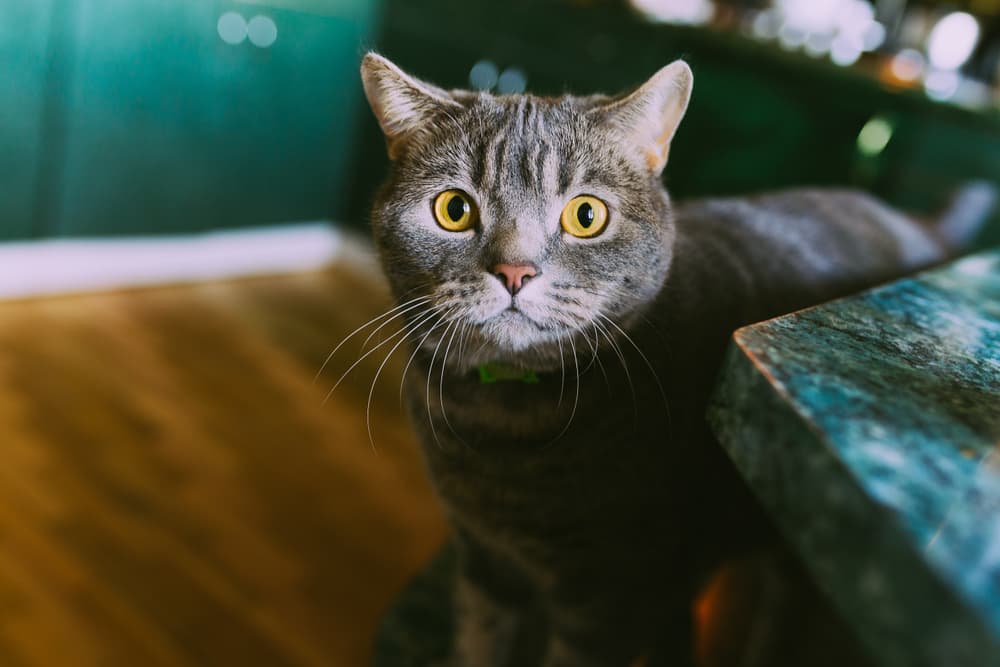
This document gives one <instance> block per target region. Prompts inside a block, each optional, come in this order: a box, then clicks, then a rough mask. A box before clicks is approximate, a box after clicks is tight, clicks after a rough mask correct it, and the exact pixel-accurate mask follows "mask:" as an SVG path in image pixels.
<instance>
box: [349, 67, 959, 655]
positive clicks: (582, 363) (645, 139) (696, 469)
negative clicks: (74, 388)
mask: <svg viewBox="0 0 1000 667" xmlns="http://www.w3.org/2000/svg"><path fill="white" fill-rule="evenodd" d="M361 74H362V82H363V85H364V89H365V93H366V96H367V99H368V101H369V103H370V106H371V108H372V110H373V112H374V114H375V116H376V118H377V120H378V122H379V125H380V127H381V129H382V131H383V133H384V135H385V139H386V146H387V150H388V153H389V157H390V161H391V169H390V173H389V177H388V180H387V182H386V183H385V185H384V186H383V187H382V189H381V190H380V191H379V193H378V194H377V195H376V199H375V203H374V206H373V213H372V229H373V235H374V241H375V245H376V247H377V250H378V254H379V257H380V260H381V264H382V267H383V269H384V271H385V274H386V276H387V277H388V280H389V283H390V285H391V288H392V291H393V293H394V295H395V297H396V299H397V304H398V306H397V310H395V311H394V313H395V316H397V317H399V318H401V319H402V320H404V321H405V333H404V334H403V338H402V339H400V341H402V340H404V339H405V340H406V341H407V342H408V343H409V344H410V345H411V346H412V348H411V349H412V352H411V353H410V357H409V362H410V363H408V364H407V372H406V373H405V374H404V377H405V381H406V391H407V405H408V409H409V413H410V416H411V418H412V422H413V424H414V427H415V429H416V431H417V433H418V435H419V438H420V441H421V443H422V446H423V450H424V453H425V457H426V461H427V464H428V468H429V471H430V475H431V477H432V480H433V482H434V484H435V486H436V489H437V491H438V493H439V495H440V497H441V499H442V501H443V504H444V507H445V509H446V513H447V516H448V518H449V520H450V522H451V525H452V527H453V532H454V539H455V543H456V547H457V550H458V554H459V562H460V568H459V569H460V572H459V575H458V581H457V582H456V598H457V599H456V605H457V618H456V623H457V634H456V638H455V644H454V650H453V655H452V658H451V662H450V663H449V664H452V665H455V666H457V667H499V666H500V665H517V666H518V667H527V666H530V665H531V664H541V665H544V666H545V667H570V666H572V667H620V666H625V665H629V664H632V663H633V661H635V660H638V659H640V657H641V656H647V657H648V658H649V659H650V660H651V661H653V662H655V661H656V660H661V661H664V664H675V665H681V664H689V663H690V661H691V646H690V644H691V642H690V637H691V623H692V621H691V608H692V599H693V598H694V596H695V595H696V594H697V591H698V587H699V586H700V585H701V582H703V581H704V576H705V574H706V573H707V572H710V571H711V568H712V564H713V563H715V562H717V561H718V559H719V558H721V557H722V555H723V554H727V553H732V552H733V549H734V548H735V547H734V546H733V545H734V544H736V543H747V544H749V543H752V542H753V540H754V539H755V535H758V534H759V532H758V531H761V530H764V528H761V525H760V523H759V521H758V519H756V518H754V517H753V516H752V515H753V512H752V511H751V510H750V505H749V503H750V501H748V498H749V496H747V495H746V494H747V492H746V489H745V488H743V487H742V486H741V484H740V482H739V480H738V478H737V477H736V475H735V474H734V473H733V471H732V469H731V467H730V466H729V464H728V463H727V461H726V460H725V457H724V456H723V455H722V454H721V453H720V450H719V448H718V446H717V445H716V444H715V443H714V441H713V440H712V437H711V434H710V432H709V430H708V426H707V424H706V422H705V419H704V413H705V408H706V404H707V402H708V400H709V398H710V393H711V390H712V386H713V381H714V378H715V375H716V372H717V370H718V367H719V365H720V361H721V358H722V355H723V352H724V350H725V348H726V345H727V342H728V340H729V338H730V335H731V334H732V332H733V331H734V330H735V329H736V328H738V327H739V326H742V325H745V324H748V323H751V322H755V321H759V320H763V319H766V318H769V317H773V316H776V315H779V314H783V313H788V312H790V311H793V310H795V309H798V308H802V307H806V306H809V305H813V304H817V303H820V302H822V301H826V300H829V299H831V298H835V297H839V296H842V295H846V294H849V293H852V292H855V291H857V290H860V289H862V288H865V287H868V286H871V285H875V284H877V283H880V282H883V281H886V280H889V279H891V278H894V277H897V276H900V275H902V274H905V273H909V272H912V271H915V270H917V269H921V268H923V267H927V266H930V265H933V264H936V263H939V262H941V261H943V260H944V259H946V258H948V257H949V256H951V255H952V254H954V252H955V250H956V249H957V248H958V247H959V246H960V245H961V243H962V242H964V240H965V237H967V236H968V235H969V233H970V230H969V229H963V230H960V231H955V230H952V232H953V233H952V234H951V235H950V237H946V235H944V234H942V233H940V230H935V229H934V228H933V227H932V226H929V225H927V226H923V225H920V224H917V223H915V222H913V221H911V220H910V219H909V218H907V217H905V216H904V215H902V214H901V213H898V212H896V211H894V210H891V209H890V208H888V207H887V206H885V205H883V204H882V203H880V202H878V201H877V200H875V199H873V198H872V197H870V196H868V195H866V194H862V193H859V192H852V191H848V190H822V189H798V190H791V191H787V192H777V193H770V194H763V195H760V196H756V197H747V198H730V199H708V200H704V201H694V202H690V203H687V204H684V205H681V206H678V207H675V206H674V205H673V203H672V201H671V199H670V197H669V195H668V193H667V192H666V190H665V188H664V186H663V184H662V180H661V175H662V172H663V170H664V168H665V166H666V164H667V161H668V157H669V152H670V145H671V140H672V139H673V137H674V135H675V132H676V131H677V129H678V126H679V125H680V123H681V119H682V118H683V116H684V114H685V111H686V109H687V105H688V100H689V98H690V96H691V91H692V82H693V74H692V71H691V69H690V68H689V66H688V65H687V64H686V63H684V62H683V61H676V62H673V63H671V64H669V65H667V66H666V67H664V68H663V69H661V70H660V71H658V72H657V73H656V74H654V75H653V76H652V77H651V78H650V79H649V80H648V81H646V82H645V83H643V84H642V85H640V86H638V87H637V88H635V89H634V90H632V91H630V92H628V93H626V94H623V95H620V96H617V97H608V96H603V95H591V96H585V97H578V96H571V95H564V96H561V97H538V96H534V95H529V94H524V95H502V96H494V95H491V94H488V93H484V92H468V91H461V90H453V91H446V90H443V89H441V88H438V87H436V86H433V85H431V84H429V83H426V82H423V81H421V80H418V79H417V78H415V77H413V76H410V75H408V74H406V73H405V72H403V71H402V70H401V69H400V68H398V67H397V66H396V65H394V64H393V63H392V62H390V61H389V60H388V59H386V58H384V57H382V56H380V55H377V54H375V53H369V54H367V55H366V56H365V57H364V59H363V62H362V66H361ZM676 168H681V169H683V165H677V167H676ZM958 237H961V238H958ZM528 636H534V637H535V638H534V639H532V640H530V641H529V640H528V639H526V637H528Z"/></svg>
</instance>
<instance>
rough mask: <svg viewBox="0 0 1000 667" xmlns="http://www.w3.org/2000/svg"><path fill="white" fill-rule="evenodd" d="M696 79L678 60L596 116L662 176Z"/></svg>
mask: <svg viewBox="0 0 1000 667" xmlns="http://www.w3.org/2000/svg"><path fill="white" fill-rule="evenodd" d="M693 78H694V75H693V74H692V73H691V68H690V67H688V65H687V63H686V62H684V61H683V60H676V61H674V62H672V63H670V64H669V65H667V66H666V67H664V68H663V69H661V70H660V71H659V72H657V73H656V74H654V75H653V76H652V78H650V79H649V80H648V81H647V82H646V83H644V84H642V85H641V86H639V87H638V88H636V89H635V90H634V91H632V92H631V93H629V94H627V95H625V96H622V97H619V98H616V99H613V100H611V101H610V102H609V103H607V104H604V105H602V106H600V107H598V108H597V109H595V113H599V114H601V116H602V118H603V120H604V122H606V123H607V124H608V125H609V126H611V127H612V128H614V130H615V131H616V134H617V135H618V136H619V137H620V138H621V140H622V141H623V143H624V144H625V145H626V146H627V147H628V148H630V149H633V150H636V151H637V152H638V154H639V155H640V156H641V157H642V158H643V160H644V161H645V163H646V165H647V166H648V167H649V169H650V171H652V172H653V173H654V174H657V175H659V174H660V172H662V171H663V167H664V166H666V164H667V156H668V155H669V154H670V142H671V141H673V138H674V133H675V132H677V126H678V125H680V123H681V119H682V118H684V112H685V111H686V110H687V106H688V101H689V100H690V99H691V84H692V80H693Z"/></svg>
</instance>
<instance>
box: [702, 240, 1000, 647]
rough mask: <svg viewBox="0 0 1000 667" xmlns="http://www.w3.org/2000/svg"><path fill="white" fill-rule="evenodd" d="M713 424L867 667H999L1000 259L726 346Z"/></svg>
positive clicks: (775, 325)
mask: <svg viewBox="0 0 1000 667" xmlns="http://www.w3.org/2000/svg"><path fill="white" fill-rule="evenodd" d="M709 418H710V421H711V423H712V426H713V428H714V430H715V432H716V434H717V436H718V437H719V439H720V441H721V442H722V444H723V447H724V448H725V449H726V450H727V451H728V452H729V454H730V456H731V457H732V458H733V460H734V461H735V462H736V465H737V467H738V468H739V469H740V470H741V472H742V473H743V475H744V476H745V477H746V479H747V480H748V481H749V483H750V485H751V486H752V487H753V489H754V490H755V492H756V493H757V494H758V496H759V497H760V499H761V501H762V502H763V503H764V505H765V506H766V508H767V510H768V512H769V514H770V515H771V517H772V518H773V519H774V520H775V522H776V523H777V524H778V525H779V526H780V528H781V530H782V532H783V533H784V534H785V536H786V537H787V538H788V540H789V542H790V543H791V544H792V545H793V547H794V548H795V549H796V551H797V552H798V553H799V555H800V556H801V558H802V560H803V562H804V563H805V565H806V567H807V568H808V569H809V570H810V572H811V574H812V576H813V577H814V578H815V580H816V582H817V583H818V584H819V585H820V587H821V588H822V589H823V590H824V591H825V592H826V593H827V594H828V595H829V597H830V599H831V600H832V601H833V602H834V604H835V606H836V607H837V608H838V609H839V610H840V611H841V613H842V614H843V615H844V617H845V618H846V619H847V620H848V622H849V623H850V624H851V626H852V627H853V628H854V629H855V630H856V632H857V633H858V636H859V638H860V639H861V640H862V641H863V643H864V644H865V645H866V646H867V647H868V649H869V651H870V652H871V654H872V657H873V658H875V660H876V662H877V663H878V664H880V665H884V666H886V667H895V666H896V665H900V666H902V665H907V666H910V665H946V666H947V667H959V666H963V665H969V666H975V667H983V666H987V665H1000V250H994V251H992V252H987V253H984V254H980V255H975V256H972V257H968V258H965V259H962V260H959V261H957V262H955V263H953V264H951V265H949V266H946V267H942V268H939V269H936V270H932V271H929V272H927V273H924V274H922V275H919V276H917V277H915V278H912V279H907V280H902V281H899V282H896V283H893V284H891V285H888V286H885V287H881V288H879V289H875V290H872V291H870V292H866V293H864V294H861V295H858V296H854V297H850V298H847V299H842V300H840V301H835V302H832V303H829V304H826V305H823V306H819V307H816V308H811V309H808V310H804V311H801V312H798V313H794V314H792V315H788V316H785V317H780V318H777V319H774V320H770V321H768V322H763V323H761V324H756V325H753V326H749V327H746V328H743V329H741V330H739V331H737V332H736V334H735V336H734V344H733V345H732V347H731V349H730V351H729V356H728V357H727V360H726V365H725V368H724V369H723V373H722V376H721V379H720V382H719V386H718V388H717V392H716V396H715V400H714V402H713V405H712V407H711V409H710V411H709Z"/></svg>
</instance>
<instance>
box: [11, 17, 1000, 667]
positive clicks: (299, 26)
mask: <svg viewBox="0 0 1000 667" xmlns="http://www.w3.org/2000/svg"><path fill="white" fill-rule="evenodd" d="M368 49H377V50H379V51H380V52H382V53H384V54H386V55H387V56H389V57H390V58H392V59H393V60H395V61H396V62H397V63H398V64H400V65H401V66H402V67H404V68H406V69H407V70H408V71H410V72H412V73H414V74H416V75H418V76H420V77H423V78H426V79H428V80H430V81H433V82H435V83H437V84H439V85H442V86H445V87H463V88H477V89H482V90H492V91H495V92H498V93H511V92H520V91H523V90H530V91H534V92H538V93H546V94H557V93H561V92H564V91H571V92H579V93H591V92H596V91H600V92H615V91H619V90H622V89H625V88H627V87H629V86H631V85H634V84H636V83H639V82H641V81H643V80H644V79H645V78H647V77H648V76H649V75H650V74H652V73H653V72H655V71H656V70H657V69H658V68H660V67H661V66H663V65H664V64H666V63H668V62H670V61H671V60H673V59H675V58H678V57H683V58H685V59H687V60H688V61H689V62H690V63H691V65H692V67H693V69H694V72H695V77H696V83H695V94H694V98H693V102H692V104H691V107H690V110H689V112H688V115H687V118H686V120H685V121H684V124H683V126H682V128H681V130H680V132H679V134H678V137H677V139H676V140H675V142H674V146H673V147H672V151H671V162H670V164H669V165H668V167H667V170H666V179H667V182H668V185H669V187H670V189H671V191H672V193H673V194H674V195H675V197H678V198H689V197H699V196H706V195H729V194H739V193H748V192H755V191H760V190H765V189H772V188H779V187H784V186H792V185H802V184H809V185H850V186H855V187H860V188H864V189H867V190H870V191H872V192H874V193H876V194H878V195H880V196H882V197H883V198H885V199H887V200H888V201H890V202H891V203H893V204H895V205H896V206H899V207H901V208H903V209H905V210H908V211H911V212H913V213H915V214H918V215H923V216H931V215H934V213H935V212H937V211H939V210H941V209H942V208H943V207H945V205H946V204H947V202H948V200H949V198H950V197H951V195H952V194H953V193H954V192H955V191H956V188H958V187H959V186H961V185H963V184H965V183H967V182H969V181H970V180H976V179H985V180H994V179H995V178H996V175H997V174H1000V131H998V130H1000V0H955V1H953V2H939V1H931V0H873V1H871V2H869V1H866V0H715V1H712V0H631V1H626V0H589V1H584V0H575V1H573V0H508V1H506V2H503V3H499V2H486V1H485V0H474V1H473V0H463V1H460V0H380V1H375V0H371V1H364V0H174V1H172V2H153V1H152V0H147V1H141V0H30V1H24V0H0V194H2V196H0V457H2V459H0V665H4V666H11V667H61V666H63V665H67V666H72V667H79V666H86V667H89V666H91V665H93V666H95V667H96V666H101V667H106V666H109V665H111V666H117V665H135V664H143V665H165V666H180V665H232V664H239V665H268V666H271V667H273V666H275V665H316V666H319V665H344V666H355V665H362V664H367V663H368V662H369V657H370V655H371V642H372V636H373V634H374V632H375V627H376V624H377V623H378V621H379V618H381V617H382V614H383V612H384V610H385V609H386V608H387V606H388V605H389V604H390V603H391V601H392V599H393V597H394V596H395V595H396V593H397V592H398V591H399V590H400V588H401V587H402V586H403V585H404V583H405V582H406V581H407V580H408V579H409V578H410V577H411V576H412V575H413V573H415V572H416V571H418V570H419V569H420V568H421V567H423V566H424V564H425V563H426V562H427V561H428V559H429V558H430V557H431V555H432V554H433V553H434V552H435V551H436V550H437V549H438V547H439V546H440V544H441V543H442V540H443V539H444V537H445V534H446V528H445V525H444V522H443V520H442V517H441V515H440V510H439V509H438V505H437V503H436V500H435V498H434V495H433V492H432V490H431V489H430V488H429V486H428V484H427V482H426V481H425V477H424V473H423V468H422V462H421V459H420V456H419V453H418V451H417V449H416V446H415V444H414V442H413V440H412V436H411V435H410V432H409V429H408V426H407V424H406V420H405V418H404V416H403V415H402V413H401V410H400V407H399V398H398V387H399V382H400V376H401V374H402V366H403V363H402V362H404V361H405V358H404V359H398V358H397V357H391V355H389V356H390V357H391V358H389V359H388V361H387V363H386V364H385V365H384V366H383V365H382V361H383V359H384V358H386V355H385V351H386V350H387V349H388V348H387V347H383V348H381V349H379V348H378V347H377V346H378V345H380V344H381V343H382V342H386V341H388V342H390V343H391V342H393V340H394V339H393V337H392V336H393V335H394V334H393V332H394V331H395V325H390V326H389V327H387V328H386V329H384V330H383V331H382V332H381V333H378V334H376V335H375V336H374V337H373V338H372V340H371V342H370V343H369V341H368V340H365V336H367V334H368V332H372V328H369V329H366V330H365V331H364V332H363V334H362V335H359V336H355V337H353V338H350V339H349V340H348V342H347V343H346V344H345V345H344V346H343V347H342V348H340V349H339V351H338V352H337V354H336V355H334V356H333V357H332V358H330V359H329V360H328V361H329V363H327V364H324V360H325V359H327V356H328V354H329V353H330V351H331V350H332V349H334V348H335V346H337V344H338V342H339V341H341V340H342V339H343V338H344V337H345V336H348V334H350V332H351V331H352V330H354V329H355V327H357V326H358V325H360V324H362V323H364V322H366V321H368V320H369V319H370V318H372V317H376V316H378V315H379V314H380V313H382V312H383V311H384V310H385V309H386V308H388V307H389V297H388V294H387V293H386V290H385V287H384V285H383V283H382V282H381V280H380V278H379V273H378V270H377V268H376V267H374V266H373V264H372V261H371V252H370V248H369V247H368V246H367V245H366V244H365V242H364V241H363V240H358V239H360V238H363V237H364V234H365V231H366V230H365V226H366V220H367V216H368V207H369V204H370V202H371V199H372V196H373V191H374V189H375V188H376V187H377V185H378V183H379V181H380V180H381V179H382V178H383V176H384V174H385V170H386V168H387V161H386V158H385V151H384V143H383V140H382V137H381V135H380V133H379V130H378V127H377V125H376V123H375V121H374V119H373V117H372V116H371V113H370V112H369V110H368V109H367V106H366V104H365V102H364V99H363V95H362V91H361V86H360V81H359V76H358V65H359V61H360V58H361V56H362V54H363V53H364V52H365V51H367V50H368ZM306 221H308V222H309V223H310V224H303V223H304V222H306ZM220 230H231V231H224V232H223V233H221V234H220ZM996 243H1000V219H994V220H993V221H992V224H991V225H989V226H987V228H986V229H985V230H984V232H983V234H982V235H981V237H980V238H979V244H980V245H981V246H984V247H985V246H988V245H991V244H996ZM264 274H268V275H267V276H266V277H259V276H263V275H264ZM95 276H96V277H95ZM254 276H258V277H254ZM237 277H240V278H239V279H237ZM139 284H144V285H146V287H145V288H143V289H135V287H136V286H137V285H139ZM96 288H100V289H96ZM95 289H96V291H95ZM373 333H374V332H373ZM368 352H375V353H373V354H370V355H369V354H367V353H368ZM356 360H357V362H358V363H357V365H355V361H356ZM317 371H321V372H320V373H319V375H318V376H317ZM379 377H381V381H379V382H375V381H374V379H378V378H379ZM340 378H345V379H344V381H343V383H342V384H340V386H339V387H338V388H337V391H336V392H333V393H331V389H332V387H334V385H335V384H337V383H338V382H339V380H340Z"/></svg>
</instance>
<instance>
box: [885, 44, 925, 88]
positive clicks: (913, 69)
mask: <svg viewBox="0 0 1000 667" xmlns="http://www.w3.org/2000/svg"><path fill="white" fill-rule="evenodd" d="M924 65H925V62H924V56H923V54H921V53H920V51H917V50H916V49H903V50H902V51H900V52H899V53H897V54H896V55H895V56H893V58H892V64H891V65H890V66H889V70H890V71H891V72H892V75H893V76H894V77H896V78H897V79H899V80H900V81H903V82H907V83H909V82H911V81H916V80H917V79H919V78H920V76H921V75H922V74H923V73H924Z"/></svg>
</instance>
